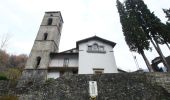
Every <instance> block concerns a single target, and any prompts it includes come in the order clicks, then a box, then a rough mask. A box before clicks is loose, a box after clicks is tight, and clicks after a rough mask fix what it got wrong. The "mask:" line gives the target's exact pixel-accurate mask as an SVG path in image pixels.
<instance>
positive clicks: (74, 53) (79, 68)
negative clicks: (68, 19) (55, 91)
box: [25, 11, 121, 79]
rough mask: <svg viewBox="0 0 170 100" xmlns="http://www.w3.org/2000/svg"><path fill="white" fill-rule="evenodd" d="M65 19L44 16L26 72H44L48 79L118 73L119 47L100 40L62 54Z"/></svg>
mask: <svg viewBox="0 0 170 100" xmlns="http://www.w3.org/2000/svg"><path fill="white" fill-rule="evenodd" d="M62 26H63V18H62V16H61V12H60V11H56V12H45V15H44V18H43V20H42V23H41V25H40V28H39V31H38V34H37V37H36V39H35V41H34V44H33V47H32V50H31V52H30V55H29V58H28V60H27V63H26V66H25V70H44V74H45V77H46V78H47V79H48V78H58V77H60V76H62V75H65V74H69V75H72V74H102V73H118V72H119V71H121V70H119V69H118V68H117V66H116V62H115V57H114V51H113V48H114V47H115V45H116V43H114V42H112V41H109V40H106V39H103V38H101V37H98V36H92V37H88V38H85V39H82V40H79V41H77V42H76V47H75V48H73V49H70V50H66V51H63V52H59V51H58V50H59V43H60V36H61V30H62Z"/></svg>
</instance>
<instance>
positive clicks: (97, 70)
mask: <svg viewBox="0 0 170 100" xmlns="http://www.w3.org/2000/svg"><path fill="white" fill-rule="evenodd" d="M93 72H94V74H103V73H104V69H102V68H94V69H93Z"/></svg>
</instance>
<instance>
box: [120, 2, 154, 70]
mask: <svg viewBox="0 0 170 100" xmlns="http://www.w3.org/2000/svg"><path fill="white" fill-rule="evenodd" d="M129 3H132V2H126V3H125V6H126V8H125V6H124V5H123V4H122V3H121V2H120V1H119V0H117V9H118V12H119V15H120V22H121V24H122V30H123V34H124V36H125V41H126V43H127V45H128V46H129V48H130V50H131V51H134V52H138V53H139V54H141V55H142V57H143V59H144V61H145V63H146V65H147V67H148V69H149V71H151V72H153V69H152V67H151V65H150V64H149V61H148V59H147V58H146V56H145V53H144V50H149V49H150V48H149V41H148V38H147V36H146V34H145V33H144V31H143V30H142V28H141V26H140V23H139V22H138V20H137V18H138V16H137V12H136V11H135V9H131V7H130V6H129ZM134 7H135V5H134ZM129 23H130V24H129Z"/></svg>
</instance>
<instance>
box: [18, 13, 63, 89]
mask: <svg viewBox="0 0 170 100" xmlns="http://www.w3.org/2000/svg"><path fill="white" fill-rule="evenodd" d="M62 25H63V19H62V16H61V13H60V11H56V12H45V15H44V18H43V20H42V23H41V25H40V28H39V31H38V34H37V36H36V39H35V41H34V44H33V47H32V50H31V52H30V55H29V58H28V60H27V63H26V66H25V69H24V71H23V73H22V76H21V79H20V81H19V83H18V86H23V85H24V84H27V83H29V81H32V82H36V81H37V82H40V81H44V80H46V77H47V70H48V65H49V61H50V53H52V52H58V49H59V43H60V36H61V30H62Z"/></svg>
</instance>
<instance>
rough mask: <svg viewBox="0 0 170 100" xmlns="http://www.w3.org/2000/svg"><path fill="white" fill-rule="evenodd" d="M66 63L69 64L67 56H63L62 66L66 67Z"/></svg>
mask: <svg viewBox="0 0 170 100" xmlns="http://www.w3.org/2000/svg"><path fill="white" fill-rule="evenodd" d="M68 64H69V59H68V58H64V63H63V66H64V67H68Z"/></svg>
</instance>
